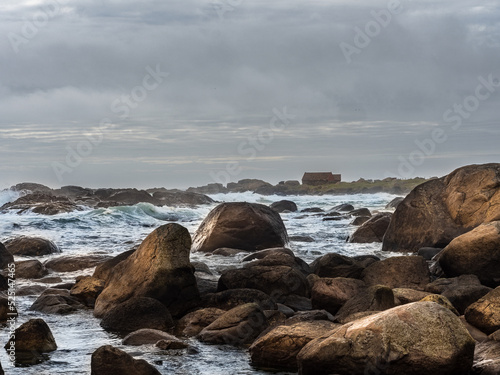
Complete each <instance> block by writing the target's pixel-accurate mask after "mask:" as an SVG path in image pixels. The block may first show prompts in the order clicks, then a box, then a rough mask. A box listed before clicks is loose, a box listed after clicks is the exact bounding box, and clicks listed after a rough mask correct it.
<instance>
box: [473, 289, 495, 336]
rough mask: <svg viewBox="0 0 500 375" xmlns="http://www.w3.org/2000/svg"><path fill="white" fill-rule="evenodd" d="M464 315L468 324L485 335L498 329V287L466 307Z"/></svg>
mask: <svg viewBox="0 0 500 375" xmlns="http://www.w3.org/2000/svg"><path fill="white" fill-rule="evenodd" d="M464 315H465V319H467V321H468V322H469V323H470V324H472V325H473V326H474V327H477V328H479V329H480V330H481V331H483V332H485V333H486V334H490V333H493V332H495V331H496V330H498V329H500V287H497V288H496V289H493V290H492V291H491V292H489V293H488V294H486V295H485V296H484V297H482V298H480V299H479V300H477V301H476V302H474V303H473V304H471V305H470V306H469V307H467V309H466V310H465V314H464Z"/></svg>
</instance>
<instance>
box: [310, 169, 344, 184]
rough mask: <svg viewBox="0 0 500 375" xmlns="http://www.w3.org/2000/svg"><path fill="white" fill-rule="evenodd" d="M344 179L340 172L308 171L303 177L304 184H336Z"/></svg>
mask: <svg viewBox="0 0 500 375" xmlns="http://www.w3.org/2000/svg"><path fill="white" fill-rule="evenodd" d="M341 180H342V176H341V175H340V174H333V173H332V172H306V173H304V176H303V177H302V184H303V185H313V186H318V185H325V184H336V183H337V182H340V181H341Z"/></svg>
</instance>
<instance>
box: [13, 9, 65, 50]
mask: <svg viewBox="0 0 500 375" xmlns="http://www.w3.org/2000/svg"><path fill="white" fill-rule="evenodd" d="M62 6H63V4H62V3H61V2H60V1H58V0H51V1H49V2H48V4H44V5H43V6H40V7H39V8H38V12H36V13H35V14H34V15H33V16H32V17H30V18H25V19H24V22H23V25H22V26H21V29H20V30H19V31H18V32H12V31H11V32H10V33H8V34H7V37H8V38H9V42H10V45H11V47H12V50H13V51H14V52H15V53H16V54H17V53H19V51H20V50H21V47H22V46H25V45H26V44H28V43H29V42H31V41H32V40H33V39H35V37H36V36H37V35H38V33H39V32H40V30H41V29H43V28H44V27H46V26H47V25H48V24H49V22H50V21H51V20H52V19H54V18H56V17H57V16H58V15H60V14H61V13H62Z"/></svg>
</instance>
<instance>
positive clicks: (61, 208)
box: [0, 192, 81, 215]
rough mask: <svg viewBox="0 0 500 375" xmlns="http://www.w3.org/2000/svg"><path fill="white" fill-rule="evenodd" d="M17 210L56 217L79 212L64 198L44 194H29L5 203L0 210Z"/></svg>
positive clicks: (77, 208)
mask: <svg viewBox="0 0 500 375" xmlns="http://www.w3.org/2000/svg"><path fill="white" fill-rule="evenodd" d="M7 209H9V210H18V213H19V214H20V213H23V212H25V211H28V210H31V211H32V212H34V213H35V214H41V215H57V214H60V213H66V212H72V211H77V210H81V208H80V207H79V206H78V205H77V204H75V203H74V202H72V201H71V200H70V199H68V198H66V197H56V196H54V195H52V194H46V193H40V192H37V193H31V194H27V195H24V196H22V197H20V198H18V199H16V200H15V201H14V202H11V203H6V204H4V205H3V206H2V207H0V210H7Z"/></svg>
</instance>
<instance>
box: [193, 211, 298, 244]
mask: <svg viewBox="0 0 500 375" xmlns="http://www.w3.org/2000/svg"><path fill="white" fill-rule="evenodd" d="M287 242H288V235H287V232H286V228H285V226H284V224H283V221H282V220H281V217H280V215H279V214H278V213H277V212H276V211H274V210H272V209H271V208H269V207H267V206H264V205H261V204H256V203H246V202H236V203H222V204H220V205H218V206H217V207H215V208H214V209H213V210H212V211H210V213H209V214H208V216H207V217H206V218H205V220H203V222H202V223H201V224H200V226H199V228H198V229H197V231H196V233H195V235H194V237H193V250H194V251H201V252H212V251H214V250H216V249H218V248H221V247H230V248H235V249H242V250H246V251H257V250H262V249H266V248H272V247H282V246H284V245H285V244H286V243H287Z"/></svg>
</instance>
